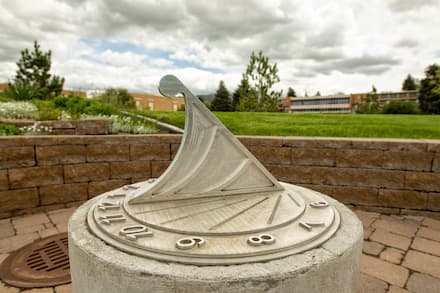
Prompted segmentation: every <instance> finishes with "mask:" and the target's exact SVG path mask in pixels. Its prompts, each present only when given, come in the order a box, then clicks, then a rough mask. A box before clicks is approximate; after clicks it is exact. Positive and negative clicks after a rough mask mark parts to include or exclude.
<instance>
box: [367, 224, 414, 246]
mask: <svg viewBox="0 0 440 293" xmlns="http://www.w3.org/2000/svg"><path fill="white" fill-rule="evenodd" d="M370 239H371V240H373V241H376V242H379V243H382V244H385V245H387V246H392V247H395V248H399V249H401V250H405V251H406V250H408V247H409V245H410V244H411V239H410V238H408V237H405V236H401V235H397V234H393V233H390V232H388V231H385V230H383V229H376V231H374V233H373V234H372V235H371V236H370Z"/></svg>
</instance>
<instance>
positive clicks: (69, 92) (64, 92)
mask: <svg viewBox="0 0 440 293" xmlns="http://www.w3.org/2000/svg"><path fill="white" fill-rule="evenodd" d="M60 96H63V97H68V96H79V97H84V98H87V93H86V92H84V91H77V90H62V91H61V94H60Z"/></svg>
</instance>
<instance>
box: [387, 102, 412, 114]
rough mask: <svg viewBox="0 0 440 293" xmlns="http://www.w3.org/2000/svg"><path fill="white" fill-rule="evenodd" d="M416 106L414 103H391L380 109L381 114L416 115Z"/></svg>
mask: <svg viewBox="0 0 440 293" xmlns="http://www.w3.org/2000/svg"><path fill="white" fill-rule="evenodd" d="M418 113H419V111H418V107H417V104H416V103H414V102H403V101H391V102H389V103H388V104H386V105H385V106H384V107H383V109H382V114H418Z"/></svg>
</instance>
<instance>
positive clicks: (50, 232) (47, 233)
mask: <svg viewBox="0 0 440 293" xmlns="http://www.w3.org/2000/svg"><path fill="white" fill-rule="evenodd" d="M58 233H60V232H59V231H58V229H57V228H56V227H53V228H49V229H45V230H43V231H39V232H38V234H39V235H40V237H41V238H46V237H49V236H52V235H55V234H58Z"/></svg>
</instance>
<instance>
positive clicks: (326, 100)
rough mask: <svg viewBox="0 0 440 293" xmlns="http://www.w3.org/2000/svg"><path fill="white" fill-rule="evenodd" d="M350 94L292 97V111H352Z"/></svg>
mask: <svg viewBox="0 0 440 293" xmlns="http://www.w3.org/2000/svg"><path fill="white" fill-rule="evenodd" d="M351 111H352V103H351V99H350V95H345V94H341V95H331V96H313V97H298V98H290V112H294V113H350V112H351Z"/></svg>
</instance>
